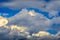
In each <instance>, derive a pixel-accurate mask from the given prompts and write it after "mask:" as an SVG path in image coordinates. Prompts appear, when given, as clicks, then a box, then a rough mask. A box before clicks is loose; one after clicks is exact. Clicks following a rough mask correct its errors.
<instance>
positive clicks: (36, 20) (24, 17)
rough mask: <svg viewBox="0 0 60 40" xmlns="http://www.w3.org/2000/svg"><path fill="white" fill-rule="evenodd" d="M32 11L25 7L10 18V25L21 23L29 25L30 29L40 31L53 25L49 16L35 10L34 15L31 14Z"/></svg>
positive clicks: (21, 24)
mask: <svg viewBox="0 0 60 40" xmlns="http://www.w3.org/2000/svg"><path fill="white" fill-rule="evenodd" d="M30 12H31V13H32V12H34V11H28V10H27V9H23V10H22V11H20V12H19V13H18V14H16V15H15V16H13V17H11V18H9V19H8V20H9V23H8V25H12V24H13V25H20V26H25V27H28V28H29V30H30V31H33V32H34V31H35V30H36V32H37V31H39V30H47V29H48V28H49V26H50V25H51V22H50V20H49V19H48V18H46V17H45V16H43V15H42V14H39V13H36V12H34V16H31V14H30Z"/></svg>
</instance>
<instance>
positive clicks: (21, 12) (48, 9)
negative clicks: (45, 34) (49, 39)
mask: <svg viewBox="0 0 60 40" xmlns="http://www.w3.org/2000/svg"><path fill="white" fill-rule="evenodd" d="M0 16H2V17H3V18H6V19H8V20H7V21H8V23H7V24H6V28H7V26H8V28H7V29H4V27H5V26H3V27H2V28H1V29H0V31H1V30H2V29H3V30H5V31H6V30H9V31H12V29H11V30H10V26H11V27H12V25H14V26H16V25H17V27H18V26H19V27H21V26H23V27H27V30H25V31H24V32H23V33H25V32H29V33H30V35H29V36H31V35H32V34H33V33H35V34H38V33H39V31H46V32H48V33H50V36H52V35H54V36H56V35H58V34H59V33H60V1H59V0H0ZM0 20H1V19H0ZM0 25H1V24H0ZM17 27H16V28H17ZM14 28H15V27H14ZM23 29H24V28H23ZM3 30H2V32H1V33H3V32H4V31H3ZM17 30H18V28H17ZM15 32H18V31H15ZM15 32H14V31H13V32H12V34H9V33H8V32H7V31H6V32H4V33H8V34H7V35H8V36H9V35H10V36H11V35H14V34H15ZM16 34H17V33H16ZM24 36H25V34H24ZM24 36H23V37H22V39H24ZM50 36H49V37H50ZM6 37H7V36H6ZM1 38H4V39H5V36H4V35H3V36H2V37H1ZM1 38H0V39H1ZM18 38H19V37H17V39H18ZM4 39H2V40H4ZM10 39H11V38H10ZM10 39H9V40H10ZM32 39H34V38H33V37H32V38H31V40H32ZM42 39H43V37H42ZM13 40H14V39H13ZM38 40H39V39H38ZM52 40H53V39H52ZM57 40H59V39H57Z"/></svg>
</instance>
